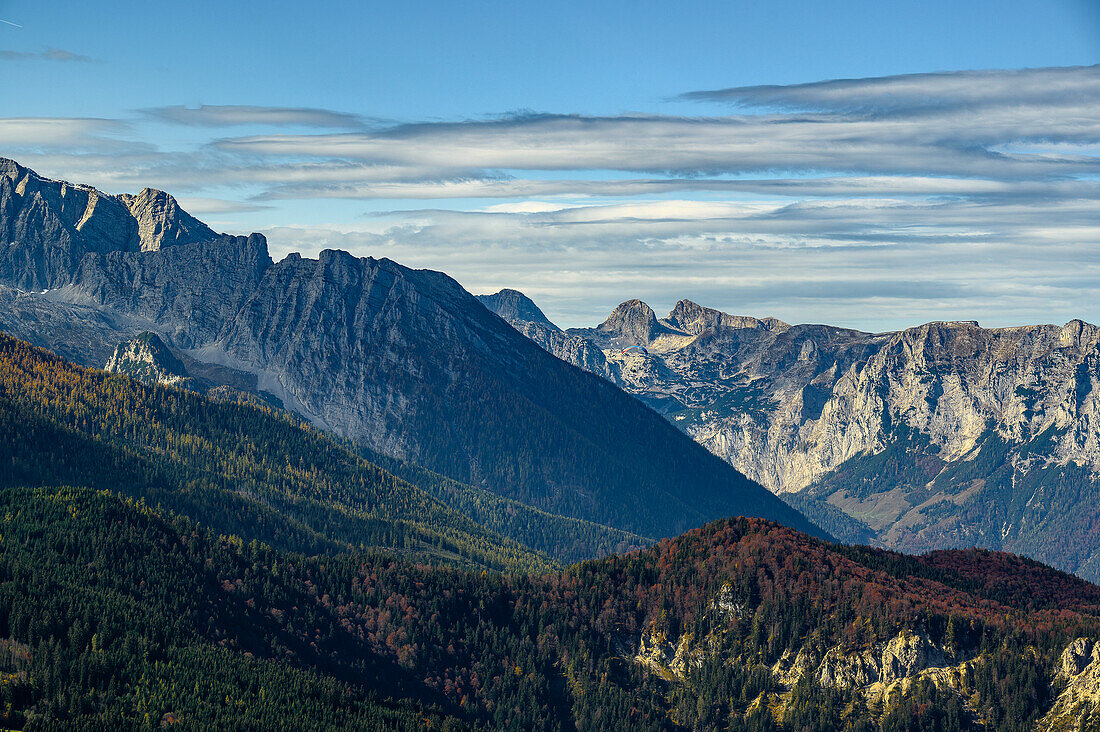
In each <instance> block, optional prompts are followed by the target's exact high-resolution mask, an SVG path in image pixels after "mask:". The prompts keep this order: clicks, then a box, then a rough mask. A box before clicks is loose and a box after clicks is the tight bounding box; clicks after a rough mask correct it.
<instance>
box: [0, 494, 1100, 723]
mask: <svg viewBox="0 0 1100 732" xmlns="http://www.w3.org/2000/svg"><path fill="white" fill-rule="evenodd" d="M0 537H2V538H0V638H3V641H2V644H0V645H2V646H3V648H2V650H3V653H0V664H2V665H3V666H4V668H3V671H4V675H3V677H2V681H0V690H2V693H3V702H4V703H5V704H6V705H7V706H6V709H7V712H6V724H7V725H9V726H13V727H24V726H25V728H27V729H82V728H83V729H93V728H94V729H102V728H106V727H110V728H131V727H132V728H141V729H145V728H155V727H157V726H166V727H168V726H172V725H178V728H179V729H210V728H215V727H217V728H228V727H236V728H242V727H266V728H271V727H282V728H294V729H306V728H313V729H316V728H327V729H340V728H364V727H366V728H386V727H389V728H399V729H400V728H405V729H411V728H414V727H415V728H418V729H461V728H467V727H468V728H483V729H515V730H529V729H547V730H563V729H574V728H579V729H590V730H600V729H615V730H634V729H637V730H658V729H681V728H693V729H716V730H717V729H723V730H724V729H733V730H792V731H793V730H799V731H803V730H820V731H821V732H825V731H826V730H842V729H848V730H891V731H892V730H923V729H932V730H953V729H997V730H1023V729H1035V728H1037V727H1038V726H1042V727H1043V728H1046V726H1047V725H1053V724H1061V723H1063V722H1064V723H1066V726H1064V727H1058V728H1059V729H1074V728H1078V726H1079V725H1078V723H1080V725H1081V727H1080V728H1084V729H1091V728H1092V726H1090V725H1093V724H1094V723H1095V722H1096V721H1097V720H1096V716H1095V696H1093V697H1091V698H1090V697H1088V696H1087V693H1086V692H1087V689H1088V688H1090V687H1089V686H1088V682H1090V681H1092V680H1094V677H1095V674H1096V673H1097V668H1096V666H1097V663H1096V661H1095V656H1092V657H1090V655H1089V653H1090V649H1091V648H1092V647H1093V645H1092V642H1091V641H1089V640H1075V639H1077V638H1085V639H1087V638H1096V637H1097V636H1098V635H1100V588H1097V587H1095V586H1093V585H1090V584H1087V583H1085V582H1083V581H1081V580H1078V579H1076V578H1074V577H1071V576H1069V575H1065V574H1062V573H1059V572H1056V571H1053V570H1050V569H1048V568H1046V567H1043V566H1041V565H1038V564H1035V563H1033V562H1030V561H1027V560H1022V559H1019V558H1016V557H1012V556H1010V555H1004V554H996V553H990V552H981V551H971V552H941V553H937V554H933V555H929V556H927V557H921V558H916V557H905V556H902V555H898V554H892V553H889V552H885V551H879V550H871V549H863V548H840V547H837V546H835V545H831V544H828V543H825V542H822V541H819V540H815V539H812V538H810V537H807V536H805V535H803V534H799V533H797V532H794V531H791V530H789V529H785V528H783V527H780V526H778V525H776V524H773V523H769V522H765V521H760V520H751V519H733V520H728V521H720V522H717V523H714V524H711V525H709V526H707V527H705V528H703V529H701V530H697V531H693V532H690V533H688V534H686V535H685V536H683V537H681V538H678V539H672V540H666V541H664V542H662V543H661V544H660V545H659V546H656V547H653V548H651V549H648V550H645V551H642V552H636V553H631V554H627V555H625V556H620V557H613V558H609V559H604V560H594V561H590V562H586V563H583V564H580V565H577V566H575V567H574V568H571V569H570V570H568V571H566V572H564V573H553V574H547V575H543V576H527V575H499V574H491V573H489V574H487V573H484V572H467V571H461V570H453V569H445V568H431V567H426V566H414V565H411V564H409V563H406V562H403V561H400V560H396V559H394V558H392V557H386V556H382V555H377V554H371V553H341V554H335V555H329V556H317V557H312V558H310V557H306V556H303V555H299V554H295V553H287V552H282V551H279V550H276V549H273V548H270V547H269V546H267V545H265V544H262V543H258V542H246V541H242V540H240V539H237V538H236V537H232V536H221V537H218V536H216V535H214V534H211V533H210V532H208V531H206V530H204V529H202V528H201V527H199V526H197V525H196V524H194V523H193V522H191V521H189V520H187V519H184V518H182V517H178V516H172V515H170V514H167V513H164V512H162V511H156V510H153V509H151V508H149V507H148V506H147V505H146V504H143V503H141V502H134V501H133V500H132V499H126V498H121V497H118V496H117V495H116V494H113V493H111V492H109V491H93V490H88V489H76V488H37V489H20V488H8V489H5V490H3V491H0ZM1090 658H1091V659H1092V660H1090ZM1074 694H1077V696H1074ZM1082 694H1084V696H1082ZM1090 714H1091V715H1092V717H1091V718H1090V716H1089V715H1090ZM1090 720H1091V721H1090Z"/></svg>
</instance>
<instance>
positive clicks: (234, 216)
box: [0, 0, 1100, 330]
mask: <svg viewBox="0 0 1100 732" xmlns="http://www.w3.org/2000/svg"><path fill="white" fill-rule="evenodd" d="M592 5H596V7H592ZM0 19H3V20H5V21H8V23H0V93H2V98H3V99H4V106H3V108H2V110H0V154H4V155H9V156H11V157H14V158H16V159H17V160H20V161H21V162H23V163H25V164H28V165H30V166H31V167H33V168H35V169H36V170H38V171H39V172H40V173H42V174H44V175H47V176H50V177H58V178H66V179H70V180H75V181H81V182H88V183H92V184H95V185H97V186H99V187H101V188H103V189H105V190H108V191H111V192H122V191H129V190H135V189H137V188H140V187H142V186H143V185H150V186H155V187H161V188H165V189H167V190H169V191H170V192H172V193H174V194H175V195H177V197H179V198H180V199H181V200H182V201H183V202H184V203H185V205H187V206H188V207H189V208H190V209H191V210H193V211H194V212H195V213H196V214H197V215H199V216H200V217H202V218H204V219H206V220H208V221H210V222H211V223H212V224H213V225H215V227H216V228H219V229H222V230H226V231H232V232H245V231H250V230H259V231H263V232H264V233H266V234H267V235H268V237H269V240H270V242H271V248H272V251H273V253H274V254H275V255H276V256H280V255H282V254H285V253H287V252H289V251H291V250H300V251H303V252H304V253H305V254H307V255H308V254H313V253H315V252H316V251H319V250H320V249H322V248H326V247H339V248H346V249H349V250H351V251H353V252H355V253H356V254H360V255H363V256H366V255H372V256H390V257H392V258H394V259H396V260H398V261H400V262H402V263H405V264H409V265H410V266H417V267H430V268H433V269H442V270H444V271H447V272H448V273H450V274H452V275H453V276H455V277H456V278H457V279H458V280H459V281H460V282H462V283H463V284H464V285H466V286H467V287H468V288H469V289H471V290H473V291H475V292H485V291H491V290H495V289H497V288H499V287H516V288H518V289H521V290H524V291H525V292H528V293H529V294H531V295H532V296H533V297H535V299H536V300H537V301H538V302H539V303H540V305H542V306H543V308H544V309H545V310H546V311H547V313H548V314H549V315H550V316H551V317H552V318H553V319H555V320H556V321H558V322H559V323H561V324H563V325H579V324H590V323H594V322H598V321H599V320H600V319H602V317H603V316H604V315H605V314H606V312H607V311H608V310H609V309H610V308H611V307H613V306H614V305H615V304H616V303H617V302H619V301H621V300H625V299H628V298H631V297H639V298H642V299H644V300H646V301H647V302H650V303H651V304H652V305H653V306H654V308H655V309H657V310H658V312H659V314H660V313H661V311H662V310H667V309H669V308H671V306H672V305H673V304H674V303H675V301H676V300H678V299H680V298H681V297H688V298H690V299H693V300H697V301H699V302H701V303H703V304H706V305H711V306H714V307H720V308H722V309H726V310H730V311H733V312H737V313H745V314H753V315H775V316H777V317H781V318H784V319H786V320H789V321H797V322H806V321H818V322H821V321H825V322H834V323H837V324H844V325H849V326H853V327H860V328H864V329H869V330H881V329H886V328H894V327H901V326H905V325H911V324H915V323H918V322H923V321H926V320H932V319H979V320H982V321H983V323H986V324H990V325H1007V324H1014V323H1023V322H1039V321H1042V322H1053V321H1063V322H1064V321H1065V320H1068V319H1069V318H1071V317H1084V318H1086V319H1089V320H1092V321H1094V322H1095V321H1098V320H1100V306H1098V305H1094V304H1093V303H1097V302H1100V298H1097V297H1096V296H1097V295H1100V292H1098V291H1097V290H1098V289H1100V284H1098V282H1100V279H1098V275H1100V271H1098V270H1097V269H1096V268H1097V267H1098V266H1100V257H1098V256H1097V255H1098V254H1100V249H1098V246H1100V215H1098V213H1097V212H1096V208H1097V206H1096V205H1095V201H1096V195H1097V192H1098V187H1097V186H1098V185H1100V184H1098V183H1097V179H1098V177H1100V165H1098V164H1097V161H1098V160H1100V107H1098V105H1100V103H1098V102H1097V99H1100V73H1098V71H1097V69H1096V68H1093V65H1094V64H1097V63H1098V62H1100V3H1097V2H1095V0H1047V1H1046V2H1024V1H1022V0H1017V1H1012V0H1001V1H1000V2H959V1H956V2H938V1H927V0H926V1H924V2H882V1H881V0H879V2H822V1H820V0H819V1H818V2H789V1H788V2H771V3H746V2H724V3H720V2H709V3H696V2H681V3H678V4H676V5H675V6H673V4H671V3H664V2H663V3H656V2H637V1H635V2H605V3H546V2H541V3H531V2H500V3H453V2H447V3H442V2H421V3H401V4H398V3H393V4H382V3H331V2H330V3H314V4H310V5H308V6H306V5H305V4H302V3H293V4H292V3H283V2H271V3H265V4H262V5H261V4H251V3H249V4H232V3H206V2H192V3H188V4H186V7H174V6H172V5H169V4H159V3H141V4H138V3H129V2H119V3H112V4H89V3H75V2H71V3H70V2H59V3H30V2H0ZM11 24H16V25H18V26H21V27H16V26H15V25H11ZM1022 69H1031V70H1035V69H1038V71H1020V70H1022ZM975 71H983V73H967V72H975ZM950 72H963V73H950ZM845 79H848V80H853V79H854V80H864V81H860V82H844V81H837V80H845Z"/></svg>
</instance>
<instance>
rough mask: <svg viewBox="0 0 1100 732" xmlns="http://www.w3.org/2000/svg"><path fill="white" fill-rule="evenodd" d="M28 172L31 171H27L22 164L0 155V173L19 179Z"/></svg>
mask: <svg viewBox="0 0 1100 732" xmlns="http://www.w3.org/2000/svg"><path fill="white" fill-rule="evenodd" d="M28 172H33V171H29V170H28V169H27V168H24V167H23V166H22V165H20V164H19V163H17V162H15V161H14V160H12V159H11V158H3V157H0V175H3V176H6V177H8V178H11V179H13V180H19V179H20V178H22V177H23V176H24V175H26V174H27V173H28Z"/></svg>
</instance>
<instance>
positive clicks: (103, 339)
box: [0, 161, 820, 537]
mask: <svg viewBox="0 0 1100 732" xmlns="http://www.w3.org/2000/svg"><path fill="white" fill-rule="evenodd" d="M0 180H3V181H5V182H4V183H3V186H2V187H0V221H3V222H4V224H3V228H0V233H2V236H3V240H2V241H0V247H2V251H3V262H2V263H0V281H2V284H3V285H4V288H3V290H2V291H0V330H4V331H5V332H7V333H9V334H11V335H13V336H16V337H18V338H21V339H24V340H26V341H28V342H31V343H33V344H35V345H39V346H43V347H46V348H48V349H50V350H52V351H54V352H55V353H57V354H59V355H61V356H64V357H66V358H68V359H71V360H72V361H74V362H76V363H79V364H82V365H85V366H96V367H103V366H105V365H107V364H108V361H111V362H112V363H111V365H112V367H113V368H115V369H116V370H126V367H123V366H122V365H121V363H120V360H119V359H120V358H121V357H124V356H125V349H124V350H123V352H122V353H119V352H117V349H118V346H119V345H120V344H121V343H124V342H129V341H130V340H131V339H133V338H135V337H137V336H138V335H139V334H141V333H145V332H149V333H153V334H155V335H156V336H157V339H158V341H159V342H160V343H161V344H163V346H165V349H163V350H164V354H167V355H168V356H170V357H171V360H172V361H173V365H172V366H171V367H170V370H172V371H173V372H176V373H175V375H176V376H180V377H182V376H183V373H182V372H181V369H183V370H185V371H186V374H187V376H188V377H191V378H194V379H196V380H197V381H196V383H199V384H202V385H203V387H204V388H208V387H209V385H215V386H217V385H221V386H226V387H228V388H232V389H235V390H239V391H245V392H249V393H252V394H254V395H256V396H257V397H258V398H260V399H262V400H265V401H267V402H268V403H270V404H272V405H275V406H281V407H283V408H285V409H287V410H289V411H291V412H293V413H295V414H298V415H300V416H301V417H303V418H305V419H307V420H308V421H310V422H311V423H312V424H314V425H316V426H317V427H320V428H322V429H325V430H327V431H330V432H332V433H334V434H336V435H338V436H340V437H342V438H345V439H348V440H350V441H352V442H354V443H356V444H358V445H362V446H363V447H365V448H368V449H370V450H373V451H375V452H376V453H381V454H384V455H389V456H392V457H393V458H396V459H399V460H403V461H407V462H411V463H414V464H416V465H419V466H421V467H423V468H426V469H428V470H431V471H433V472H435V473H438V474H441V475H444V476H446V477H448V478H450V479H453V480H456V481H459V482H460V483H463V484H466V485H469V486H473V487H476V488H479V489H485V490H488V491H491V492H493V493H496V494H497V495H499V496H501V497H502V498H505V499H508V500H513V501H518V502H519V503H522V504H524V505H527V506H530V507H532V508H534V509H537V510H542V511H546V512H549V513H552V514H557V515H562V516H567V517H571V518H574V519H579V520H583V521H591V522H596V523H598V524H603V525H607V526H610V527H613V528H615V529H619V530H622V531H626V532H630V533H633V534H636V535H641V536H648V537H662V536H671V535H675V534H678V533H681V532H682V531H685V530H687V529H689V528H692V527H693V526H698V525H700V524H702V523H704V522H706V521H707V520H710V519H714V518H718V517H721V516H727V515H750V516H759V517H763V518H771V519H775V520H778V521H781V522H783V523H785V524H787V525H790V526H793V527H795V528H799V529H803V530H807V531H811V532H820V530H819V529H818V528H817V527H816V526H814V525H813V524H812V523H810V522H809V521H807V520H806V519H805V518H804V517H803V516H802V515H801V514H800V513H799V512H798V511H796V510H794V509H792V508H790V507H789V506H787V505H786V504H785V503H783V502H782V501H780V500H778V499H776V498H775V497H774V496H772V495H771V494H770V493H769V492H768V491H766V490H764V489H763V488H761V487H760V486H759V485H758V484H756V483H754V482H752V481H750V480H748V479H746V478H745V477H744V476H742V475H741V474H740V473H738V472H737V471H736V470H734V469H732V468H730V467H729V466H728V465H727V464H725V463H724V462H723V461H721V460H719V459H717V458H715V457H714V456H712V455H711V454H710V453H708V452H707V451H706V450H705V449H702V448H700V447H699V446H698V445H697V444H696V443H695V442H694V441H692V440H690V439H688V438H686V437H685V436H684V435H683V434H682V433H681V432H680V431H679V430H676V429H675V428H674V427H673V426H671V425H670V424H669V423H668V422H667V421H666V420H664V419H662V418H661V417H660V416H659V415H657V414H656V413H654V412H653V411H652V410H650V409H648V408H646V407H645V406H644V405H642V404H641V403H639V402H638V401H637V400H635V399H633V398H631V397H630V396H628V395H626V394H625V393H623V392H622V391H621V390H620V389H618V388H617V387H615V386H614V385H612V384H610V383H608V382H607V381H606V380H604V379H600V378H597V377H594V376H592V375H590V374H588V373H586V372H584V371H583V370H581V369H577V368H575V367H573V366H571V365H569V364H565V363H563V362H562V361H560V360H559V359H557V358H554V357H552V356H550V355H549V354H547V353H546V351H544V350H543V349H541V348H539V347H537V346H536V345H534V344H532V343H531V342H530V341H529V340H528V339H527V338H524V337H523V336H521V335H520V334H518V333H516V331H515V330H514V329H513V328H511V327H510V326H509V325H508V324H507V323H505V322H504V321H503V320H501V319H500V318H499V317H497V316H496V315H494V314H493V313H491V312H489V311H488V310H487V309H486V308H485V307H484V306H483V305H482V304H481V303H480V302H478V300H477V299H476V298H474V297H473V296H472V295H470V294H469V293H467V292H466V291H465V290H463V289H462V288H461V287H460V286H459V285H458V283H456V282H455V281H454V280H452V279H451V278H449V277H447V276H446V275H444V274H442V273H439V272H432V271H428V270H412V269H409V268H407V267H403V266H401V265H399V264H397V263H396V262H392V261H390V260H388V259H373V258H369V257H368V258H357V257H354V256H352V255H350V254H348V253H346V252H342V251H335V250H326V251H323V252H321V253H320V256H319V257H318V258H317V259H309V258H304V257H302V256H300V255H297V254H292V255H290V256H288V257H286V258H285V259H283V260H282V261H279V262H274V261H272V259H271V257H270V256H269V254H268V251H267V244H266V241H265V240H264V238H263V237H262V236H261V235H258V234H253V235H251V236H248V237H243V236H226V235H217V234H215V233H214V232H213V231H211V230H210V229H209V228H207V227H205V225H201V224H199V223H198V222H197V221H196V220H195V219H193V218H192V217H190V216H189V215H187V214H186V213H185V212H183V211H182V210H181V209H180V208H179V206H178V205H177V204H176V202H175V201H174V200H173V199H171V197H170V196H168V195H167V194H164V193H161V192H156V191H148V190H146V191H143V192H142V193H141V194H139V195H138V196H135V197H128V196H111V195H108V194H104V193H101V192H99V191H96V190H95V189H92V188H89V187H86V186H74V185H71V184H69V183H65V182H60V181H52V180H49V179H46V178H43V177H42V176H39V175H37V174H36V173H34V172H33V171H31V170H28V169H26V168H24V167H22V166H20V165H18V164H17V163H15V162H13V161H5V162H4V163H3V164H2V165H0ZM141 202H146V203H141ZM149 202H156V204H155V205H153V204H152V203H149ZM147 204H148V205H147ZM39 288H41V289H39ZM147 345H148V344H147Z"/></svg>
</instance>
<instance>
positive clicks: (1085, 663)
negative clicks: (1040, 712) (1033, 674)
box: [1038, 638, 1100, 732]
mask: <svg viewBox="0 0 1100 732" xmlns="http://www.w3.org/2000/svg"><path fill="white" fill-rule="evenodd" d="M1055 686H1056V687H1061V689H1062V691H1061V693H1060V694H1058V698H1057V699H1056V700H1055V702H1054V705H1053V706H1052V707H1051V709H1050V711H1049V712H1047V714H1046V716H1044V717H1043V719H1042V720H1041V721H1040V722H1039V725H1038V729H1039V730H1040V731H1041V732H1048V731H1049V732H1055V731H1056V730H1091V729H1096V728H1097V726H1098V725H1100V643H1097V642H1096V640H1095V639H1093V638H1077V639H1076V640H1074V641H1073V642H1072V643H1070V644H1069V645H1068V646H1067V647H1066V650H1065V651H1063V652H1062V657H1061V659H1060V660H1059V664H1058V669H1057V672H1056V676H1055Z"/></svg>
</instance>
